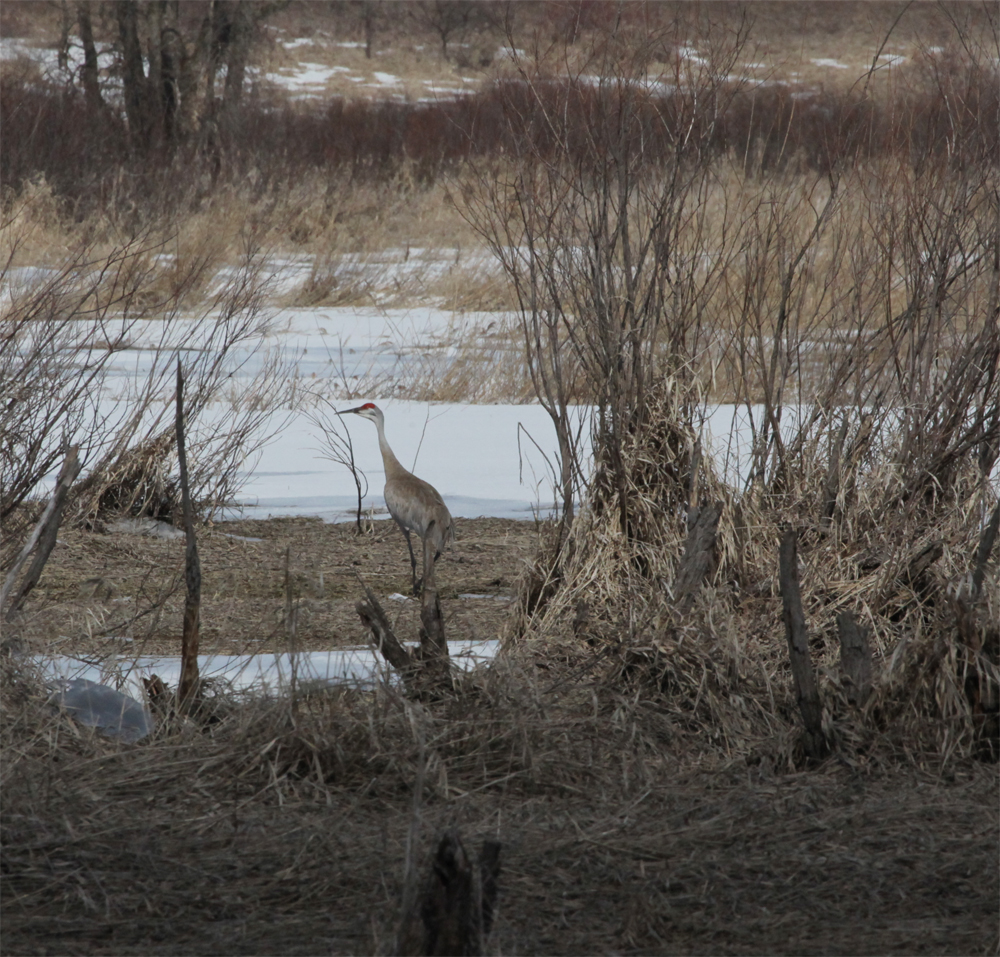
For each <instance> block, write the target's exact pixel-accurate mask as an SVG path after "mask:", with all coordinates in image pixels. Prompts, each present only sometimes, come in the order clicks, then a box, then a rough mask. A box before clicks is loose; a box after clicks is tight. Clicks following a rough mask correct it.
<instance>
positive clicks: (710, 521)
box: [674, 502, 722, 612]
mask: <svg viewBox="0 0 1000 957" xmlns="http://www.w3.org/2000/svg"><path fill="white" fill-rule="evenodd" d="M721 517H722V503H721V502H714V503H713V504H711V505H706V506H704V507H703V508H700V509H693V510H692V514H691V516H690V518H689V519H688V534H687V541H685V543H684V554H683V556H681V563H680V567H679V568H678V570H677V578H676V581H675V585H674V602H675V604H676V606H677V609H678V610H679V611H682V612H686V611H689V610H690V608H691V606H692V605H693V604H694V600H695V596H696V595H697V594H698V589H699V588H701V584H702V582H703V581H704V580H705V579H706V578H707V577H708V576H709V575H711V574H712V572H713V571H714V570H715V566H716V549H715V539H716V533H717V532H718V529H719V519H720V518H721Z"/></svg>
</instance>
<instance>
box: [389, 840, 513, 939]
mask: <svg viewBox="0 0 1000 957" xmlns="http://www.w3.org/2000/svg"><path fill="white" fill-rule="evenodd" d="M477 864H478V866H473V863H472V861H470V859H469V856H468V854H467V853H466V851H465V847H464V845H463V844H462V838H461V835H460V834H459V833H458V831H457V830H449V831H445V833H444V834H443V835H442V836H441V839H440V841H439V842H438V846H437V850H436V851H435V854H434V857H433V859H432V861H431V864H430V868H429V871H428V874H427V878H426V880H425V882H424V886H423V889H422V891H421V893H420V896H419V898H418V900H417V901H416V903H415V905H414V906H413V907H412V908H411V909H410V911H409V913H407V914H404V915H403V922H402V926H401V929H400V934H399V939H398V941H397V945H396V953H398V954H407V955H427V957H431V955H434V957H437V955H442V957H443V955H463V957H464V955H467V957H475V955H478V954H481V953H482V952H483V942H484V941H485V939H486V936H487V935H488V934H489V932H490V930H491V928H492V925H493V912H494V907H495V905H496V895H497V880H498V878H499V875H500V844H499V843H498V842H496V841H486V842H484V844H483V847H482V850H481V851H480V854H479V860H478V862H477Z"/></svg>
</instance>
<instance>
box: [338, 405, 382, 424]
mask: <svg viewBox="0 0 1000 957" xmlns="http://www.w3.org/2000/svg"><path fill="white" fill-rule="evenodd" d="M352 412H353V413H354V414H355V415H360V416H361V418H363V419H368V421H369V422H376V423H377V422H379V421H380V420H381V419H382V410H381V409H380V408H379V407H378V406H377V405H376V404H375V403H374V402H366V403H365V404H364V405H359V406H358V407H357V408H356V409H344V411H343V412H341V413H339V414H340V415H348V414H349V413H352Z"/></svg>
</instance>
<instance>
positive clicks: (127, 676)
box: [37, 640, 500, 701]
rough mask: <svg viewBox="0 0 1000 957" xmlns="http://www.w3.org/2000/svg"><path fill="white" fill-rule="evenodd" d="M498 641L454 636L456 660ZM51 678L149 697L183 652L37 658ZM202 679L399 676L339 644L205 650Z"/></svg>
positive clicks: (260, 684) (464, 666)
mask: <svg viewBox="0 0 1000 957" xmlns="http://www.w3.org/2000/svg"><path fill="white" fill-rule="evenodd" d="M499 647H500V643H499V642H498V641H493V640H491V641H470V640H466V641H449V642H448V652H449V654H450V655H451V658H452V662H453V664H454V665H455V666H456V667H458V668H459V669H461V670H463V671H469V670H471V669H472V668H474V667H476V665H478V664H481V663H483V662H486V661H490V660H492V659H493V658H495V657H496V655H497V652H498V650H499ZM37 663H38V664H39V665H40V667H41V668H42V672H43V674H44V676H45V678H46V679H48V680H56V679H72V678H83V679H86V680H87V681H93V682H96V683H98V684H105V685H110V686H112V687H118V688H120V689H121V690H122V691H123V692H125V693H126V694H129V695H131V696H132V697H133V698H135V699H136V700H138V701H143V700H145V691H144V689H143V685H142V682H141V680H140V679H141V678H142V677H149V676H150V675H152V674H155V675H158V676H159V677H160V678H161V679H163V681H164V682H165V683H166V684H167V685H168V686H169V687H171V688H176V687H177V684H178V681H179V680H180V673H181V659H180V656H177V655H138V656H136V655H118V656H116V657H114V658H107V659H103V660H101V661H86V660H83V659H79V658H70V657H63V656H59V657H52V658H41V659H37ZM198 670H199V674H200V675H201V677H202V679H206V680H208V681H215V682H219V683H221V684H223V685H224V686H226V687H227V688H230V689H232V690H234V691H259V692H263V693H270V694H278V693H282V692H287V691H288V689H289V688H290V686H291V683H292V679H293V676H294V679H295V681H296V682H297V683H300V684H302V685H305V686H307V687H311V688H315V687H317V686H321V687H322V686H336V685H349V686H352V687H362V688H364V687H371V686H372V685H374V684H375V683H376V682H377V681H379V680H381V679H384V680H387V681H395V680H396V678H395V672H394V671H393V670H392V669H391V668H390V667H389V666H388V665H387V664H386V663H385V662H384V660H383V659H382V657H381V656H380V655H377V654H376V653H375V651H374V650H372V649H371V648H361V647H356V648H338V649H336V650H334V651H308V652H299V653H298V654H294V655H293V654H290V653H281V654H254V655H199V656H198Z"/></svg>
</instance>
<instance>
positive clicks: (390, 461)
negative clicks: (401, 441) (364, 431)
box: [375, 422, 406, 478]
mask: <svg viewBox="0 0 1000 957" xmlns="http://www.w3.org/2000/svg"><path fill="white" fill-rule="evenodd" d="M375 426H376V428H377V429H378V447H379V451H381V453H382V465H383V466H384V468H385V474H386V477H387V478H391V477H392V476H393V475H399V474H400V473H401V472H406V469H404V468H403V466H402V465H400V463H399V459H397V458H396V456H395V455H394V454H393V451H392V449H391V448H389V443H388V442H387V441H386V438H385V427H384V426H383V425H382V423H381V422H376V423H375Z"/></svg>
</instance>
